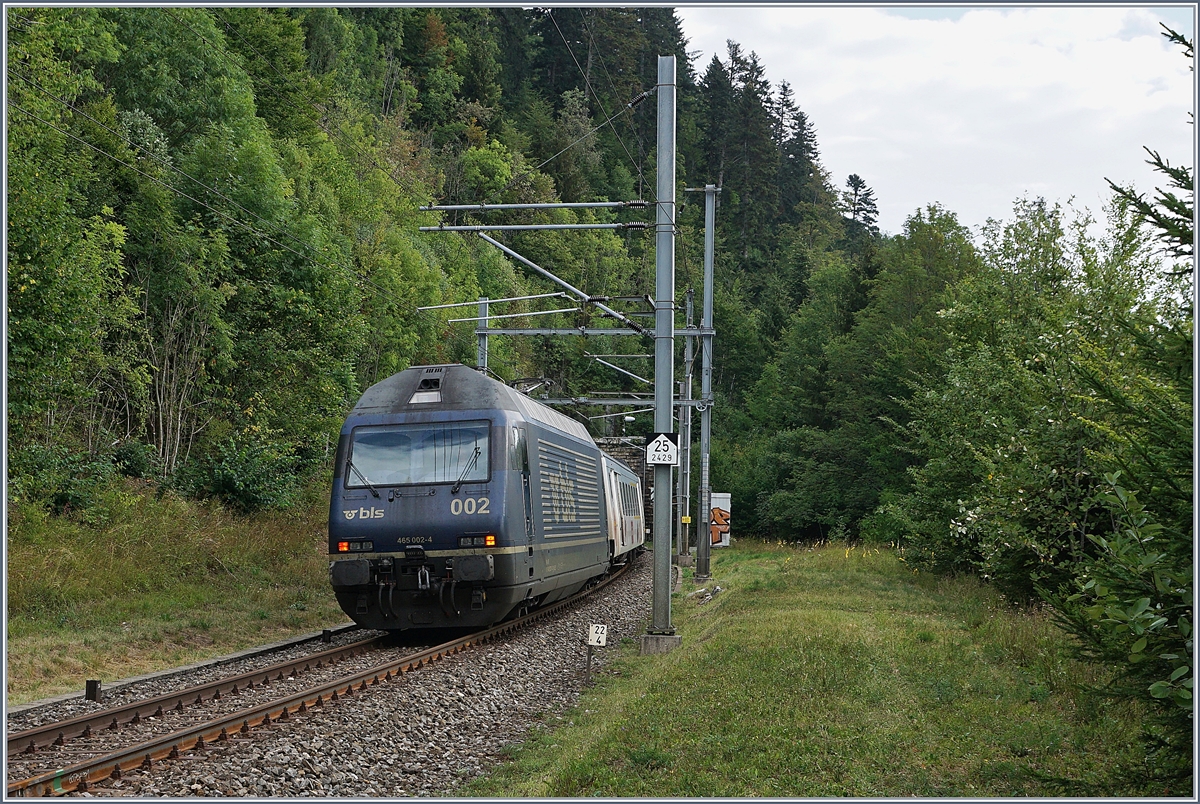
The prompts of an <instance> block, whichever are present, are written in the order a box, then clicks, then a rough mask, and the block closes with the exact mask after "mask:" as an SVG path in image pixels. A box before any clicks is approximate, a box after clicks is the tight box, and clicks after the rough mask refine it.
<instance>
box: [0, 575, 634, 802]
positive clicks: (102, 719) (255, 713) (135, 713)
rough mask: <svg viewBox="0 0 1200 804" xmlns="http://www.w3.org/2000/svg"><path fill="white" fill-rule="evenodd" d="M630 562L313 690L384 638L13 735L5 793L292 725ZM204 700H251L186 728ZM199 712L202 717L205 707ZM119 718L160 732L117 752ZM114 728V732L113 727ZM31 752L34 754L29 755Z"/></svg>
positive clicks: (86, 782) (80, 784)
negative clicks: (192, 709) (49, 764)
mask: <svg viewBox="0 0 1200 804" xmlns="http://www.w3.org/2000/svg"><path fill="white" fill-rule="evenodd" d="M631 563H632V562H631ZM628 566H629V565H628V564H627V565H626V567H624V568H622V569H620V570H618V571H617V572H614V573H612V574H611V575H609V576H608V577H606V578H605V579H603V580H602V581H601V582H600V583H598V584H596V585H594V586H592V587H591V588H589V589H586V590H584V591H582V592H580V593H578V594H576V595H574V596H572V597H570V598H567V599H565V600H562V601H559V602H557V603H554V604H552V605H549V606H546V607H544V608H541V609H538V610H537V611H535V612H532V613H530V614H527V615H525V616H523V617H519V618H517V619H514V620H510V621H507V622H504V623H501V624H499V625H497V626H494V627H492V628H489V629H486V630H484V631H479V632H476V633H473V634H470V635H468V636H466V637H463V638H460V639H455V640H451V641H449V642H445V643H443V644H441V645H436V646H434V647H431V648H427V649H424V650H418V651H416V652H412V653H408V654H406V655H403V656H392V657H390V658H388V659H387V660H386V661H383V662H378V663H371V664H369V666H367V667H365V668H361V667H360V668H358V669H355V670H354V671H353V672H350V673H347V674H340V675H336V676H335V677H333V678H328V673H326V674H325V679H324V680H322V681H319V682H318V683H316V684H311V683H310V684H303V683H301V682H302V679H304V677H305V675H306V670H305V666H306V665H307V673H310V674H311V673H316V672H318V667H317V662H320V665H321V669H327V668H329V667H331V666H333V665H334V664H337V663H344V662H345V660H346V659H347V658H352V657H357V658H359V659H361V658H362V657H364V656H365V655H367V652H368V651H374V650H376V649H377V648H378V647H379V646H380V643H382V642H383V641H385V640H386V637H377V638H374V639H368V640H362V641H360V642H357V643H353V644H351V645H346V646H343V647H342V648H334V649H331V650H329V651H324V652H322V653H320V654H316V655H314V656H309V657H305V658H303V659H298V660H294V661H291V662H285V663H281V664H278V665H273V666H272V667H270V668H261V669H259V670H255V671H252V672H249V673H243V674H240V675H238V676H235V677H230V678H225V679H221V680H219V681H214V682H210V683H209V684H205V685H202V686H201V687H193V688H190V689H187V690H182V691H179V692H176V693H169V694H167V695H162V696H158V697H157V698H153V699H149V700H146V701H140V702H136V703H132V704H127V705H125V706H122V707H118V708H116V709H109V710H103V711H100V712H96V713H93V714H90V715H85V716H82V717H77V718H73V719H71V720H69V721H63V722H60V723H52V724H46V725H44V726H39V727H37V728H35V729H28V730H26V731H23V732H19V733H14V734H12V735H9V737H8V752H9V753H8V757H9V768H8V770H9V773H8V776H9V778H10V779H12V778H14V776H15V777H18V780H17V781H12V782H9V784H8V786H7V793H8V795H9V796H43V795H62V794H65V793H70V792H86V791H87V790H88V788H89V787H90V786H92V785H96V784H98V783H101V782H104V781H106V780H109V779H120V778H121V776H122V774H124V773H126V772H128V771H131V770H134V769H143V770H145V769H149V768H152V767H153V766H154V765H155V763H159V762H162V761H165V760H170V759H173V758H176V757H179V756H180V755H183V754H186V753H190V752H193V751H202V750H204V748H205V747H206V746H207V745H210V744H211V743H214V742H229V741H233V740H238V739H241V738H243V737H245V736H248V735H250V734H251V733H252V732H253V731H254V730H255V729H256V728H259V727H262V726H268V725H270V724H273V723H274V724H278V723H282V722H287V721H289V720H291V719H293V718H295V717H297V716H303V714H304V713H305V712H307V711H309V710H310V709H313V708H320V707H328V706H331V705H336V704H337V702H338V701H340V700H343V699H345V698H346V697H353V696H356V695H362V694H367V693H368V692H369V690H370V688H371V687H374V686H378V685H380V684H390V683H395V682H397V681H398V680H400V679H401V678H402V677H403V676H404V675H405V674H407V673H410V672H413V671H414V670H418V669H420V668H421V667H423V666H425V665H428V664H430V663H432V662H434V661H437V660H438V659H440V658H443V657H445V656H449V655H452V654H455V653H458V652H460V651H463V650H466V649H467V648H469V647H471V646H472V645H478V644H481V643H483V642H487V641H490V640H493V639H495V638H497V637H499V636H501V635H504V634H508V633H510V632H512V631H515V630H517V629H520V628H523V627H525V626H526V625H528V624H530V623H532V622H534V621H536V620H540V619H543V618H545V617H548V616H551V615H553V614H555V613H557V612H559V611H562V610H563V609H565V608H566V607H568V606H570V605H572V604H573V603H575V602H577V601H579V600H580V599H582V598H583V597H585V596H587V595H588V594H590V593H591V592H594V591H596V590H597V589H600V588H602V587H604V586H606V585H608V584H609V583H611V582H612V581H614V580H616V579H617V578H618V577H620V576H621V575H622V574H623V572H624V571H625V569H627V568H628ZM298 687H299V689H297V688H298ZM280 688H283V690H284V691H283V694H279V691H280ZM235 690H236V691H235ZM206 696H207V701H210V702H211V701H222V700H224V701H226V702H228V701H230V700H231V699H241V698H243V697H250V698H252V700H251V701H249V702H248V703H249V705H247V706H237V707H235V708H234V709H233V711H226V712H224V713H221V714H219V715H216V716H211V714H212V713H211V711H210V710H203V711H207V712H208V714H209V715H210V716H207V717H194V718H192V719H190V722H186V723H182V724H181V721H182V720H185V719H187V718H184V717H181V715H184V714H186V713H187V711H188V709H189V704H190V705H192V706H195V705H196V704H199V703H204V702H205V700H206ZM196 711H197V712H201V710H199V709H197V710H196ZM123 720H124V725H125V726H135V727H136V726H139V725H142V724H146V725H149V726H153V729H151V730H152V731H155V732H157V733H154V734H152V735H151V736H149V737H148V738H147V739H144V740H142V741H141V742H137V743H136V744H133V745H125V746H124V747H120V748H116V749H113V748H112V747H111V741H112V740H113V739H114V738H116V735H118V734H120V733H121V727H122V725H123V723H122V721H123ZM114 724H115V725H116V727H117V728H115V729H114V728H113V725H114ZM181 725H182V727H180V726H181ZM126 739H127V738H126ZM106 743H107V744H106ZM31 745H32V749H31V748H30V746H31ZM68 747H71V748H73V749H74V750H69V749H68ZM26 751H29V753H28V754H26V753H25V752H26ZM46 751H54V752H55V758H56V759H57V760H58V762H56V764H58V765H59V767H56V768H55V769H54V770H49V771H43V772H41V773H36V772H34V773H32V775H28V776H26V775H25V774H26V773H29V771H28V770H26V771H24V772H22V768H30V767H35V763H34V762H33V761H30V762H28V763H26V762H23V758H28V759H29V760H34V759H36V758H37V755H38V754H39V753H40V752H46ZM36 766H40V767H42V768H44V767H45V766H46V762H45V760H44V759H41V761H39V762H37V763H36Z"/></svg>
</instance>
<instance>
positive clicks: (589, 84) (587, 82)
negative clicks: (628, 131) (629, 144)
mask: <svg viewBox="0 0 1200 804" xmlns="http://www.w3.org/2000/svg"><path fill="white" fill-rule="evenodd" d="M578 11H579V16H580V18H581V19H582V20H583V27H584V28H585V29H586V30H587V32H588V37H590V38H591V40H592V41H593V43H594V42H595V39H596V37H595V36H594V35H593V34H592V29H591V27H590V26H589V25H588V24H587V17H586V16H584V13H583V9H578ZM546 16H547V17H549V18H550V21H551V22H552V23H554V30H556V31H558V36H559V38H560V39H562V41H563V45H565V46H566V48H567V53H569V54H570V56H571V61H573V62H575V69H576V70H579V74H580V75H582V76H583V83H584V85H585V86H587V88H588V92H590V93H592V97H593V98H595V99H596V105H597V106H599V107H600V111H601V112H603V113H604V114H606V115H607V114H608V110H607V109H605V108H604V104H603V103H601V102H600V95H599V94H597V93H596V90H595V88H594V87H593V86H592V82H591V80H590V79H589V78H588V75H587V73H586V72H585V71H584V69H583V67H581V66H580V65H579V59H577V58H576V57H575V51H574V50H572V49H571V43H570V42H568V41H567V37H566V36H564V35H563V32H562V28H560V27H558V20H556V19H554V11H553V9H552V10H551V11H550V12H549V13H548V14H547V15H546ZM596 55H597V57H598V58H599V59H600V67H601V69H603V70H604V74H605V76H607V77H608V84H609V86H610V87H612V91H613V94H614V95H615V94H616V92H617V87H616V85H615V84H614V83H613V80H612V76H611V75H609V74H608V68H607V67H605V66H604V58H603V57H602V56H600V54H599V53H597V54H596ZM622 112H624V109H622ZM629 125H630V128H633V122H632V121H629ZM633 132H634V136H637V129H636V128H635V129H633ZM613 136H615V137H616V138H617V142H618V143H620V145H621V150H623V151H624V152H625V156H627V157H628V158H629V161H630V163H632V164H633V169H634V170H636V171H637V174H638V179H640V180H641V182H642V183H643V184H644V183H645V180H646V177H645V175H644V174H643V173H642V167H641V164H640V163H639V162H637V161H636V160H634V158H633V154H631V153H629V149H628V148H626V147H625V141H624V140H622V139H621V135H620V134H618V133H617V129H616V126H614V127H613ZM638 145H639V146H640V145H641V139H640V138H639V139H638ZM650 195H651V196H653V197H654V201H655V203H658V196H657V195H655V193H654V190H651V191H650Z"/></svg>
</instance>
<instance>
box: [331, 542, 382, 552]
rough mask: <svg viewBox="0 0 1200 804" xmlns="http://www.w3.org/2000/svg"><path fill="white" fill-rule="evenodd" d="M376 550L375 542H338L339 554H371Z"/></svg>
mask: <svg viewBox="0 0 1200 804" xmlns="http://www.w3.org/2000/svg"><path fill="white" fill-rule="evenodd" d="M374 549H375V542H338V543H337V551H338V552H339V553H369V552H371V551H372V550H374Z"/></svg>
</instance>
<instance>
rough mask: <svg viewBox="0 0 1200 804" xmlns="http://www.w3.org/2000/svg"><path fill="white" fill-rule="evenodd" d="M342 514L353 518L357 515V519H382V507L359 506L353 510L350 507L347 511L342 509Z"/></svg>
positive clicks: (347, 517)
mask: <svg viewBox="0 0 1200 804" xmlns="http://www.w3.org/2000/svg"><path fill="white" fill-rule="evenodd" d="M342 516H344V517H346V519H354V517H355V516H357V517H358V518H359V519H383V509H382V508H359V509H358V510H357V511H355V510H354V509H353V508H351V509H350V510H349V511H342Z"/></svg>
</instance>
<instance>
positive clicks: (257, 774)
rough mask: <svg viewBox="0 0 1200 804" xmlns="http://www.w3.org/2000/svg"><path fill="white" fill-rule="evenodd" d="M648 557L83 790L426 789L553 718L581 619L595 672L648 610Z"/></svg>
mask: <svg viewBox="0 0 1200 804" xmlns="http://www.w3.org/2000/svg"><path fill="white" fill-rule="evenodd" d="M651 565H652V562H651V560H650V557H649V556H643V557H642V558H641V559H640V560H638V561H636V562H635V565H634V566H633V567H632V568H631V571H630V572H629V573H627V574H626V575H625V576H624V577H622V578H620V579H618V580H617V581H616V582H614V583H613V584H611V585H610V586H608V587H606V588H605V589H603V590H600V591H599V592H596V593H594V594H593V595H592V596H590V597H589V598H587V599H586V600H584V601H582V602H580V603H579V604H576V605H575V606H573V607H572V608H571V609H569V610H568V611H566V612H562V613H560V614H558V615H555V616H553V617H550V618H547V619H546V620H543V621H540V622H538V623H536V624H534V625H533V626H532V627H531V628H528V629H524V630H522V631H520V632H519V633H516V634H511V635H508V636H505V637H502V638H499V639H497V640H495V641H493V642H490V643H487V644H484V645H480V646H475V647H472V648H470V649H468V650H466V651H463V652H462V653H457V654H453V655H451V656H449V657H447V658H445V659H442V660H441V661H438V662H435V663H434V664H432V665H430V666H428V667H425V668H423V669H421V670H420V671H417V672H413V673H410V674H407V675H405V676H404V677H403V678H401V679H399V680H397V681H395V682H392V683H390V684H380V685H379V686H377V687H373V688H371V689H370V690H369V691H367V692H364V693H362V694H360V695H356V696H354V697H353V698H349V699H345V698H343V699H342V700H341V701H339V702H338V703H337V704H336V705H334V706H326V707H323V708H321V709H314V710H310V711H309V712H308V713H306V714H305V715H303V716H300V717H294V718H293V719H292V720H291V721H290V722H288V723H281V724H276V725H272V726H268V727H262V728H258V729H255V730H254V731H253V732H251V734H250V735H249V736H248V737H247V738H238V739H235V740H232V741H230V742H229V743H221V744H215V745H212V746H210V747H208V748H207V749H206V750H205V751H204V752H202V753H194V752H190V753H185V754H184V755H183V756H182V757H181V758H180V759H177V760H174V761H170V762H163V763H157V764H156V765H155V767H154V768H153V769H152V770H151V771H150V772H149V773H143V772H130V773H126V774H125V776H124V777H123V778H122V779H120V780H118V781H108V782H105V783H104V784H103V785H93V786H92V788H91V790H90V791H89V792H87V793H84V794H83V795H85V796H92V795H98V796H106V795H107V796H113V795H115V796H188V797H198V796H289V797H290V796H326V797H327V796H347V797H388V796H432V795H445V794H448V793H451V792H453V791H454V790H456V789H457V788H459V787H460V786H461V785H463V784H465V783H466V782H467V781H469V780H470V779H471V778H474V777H476V776H479V775H482V774H485V773H487V772H488V771H489V769H490V768H491V767H492V766H494V765H495V764H497V763H499V762H502V761H504V759H505V749H506V747H507V746H510V745H511V744H513V743H518V742H520V741H522V740H523V739H524V736H525V734H526V733H527V732H528V731H529V730H530V729H531V728H534V726H535V724H537V723H539V722H542V723H546V724H547V725H549V726H551V727H552V726H553V724H555V723H558V722H560V719H561V717H562V714H563V713H564V712H565V711H566V710H567V709H569V708H571V707H572V706H573V705H574V704H575V702H576V701H577V700H578V697H579V694H580V692H581V691H582V688H583V683H584V664H585V661H586V657H587V646H586V638H587V632H588V626H589V624H591V623H605V624H607V625H608V646H607V647H605V648H596V649H595V650H594V653H595V655H594V658H593V665H592V667H593V672H595V670H596V669H598V668H600V667H601V666H603V665H604V664H605V662H606V659H607V657H608V655H609V654H610V653H612V654H615V652H616V651H617V649H618V645H619V644H620V641H621V639H622V638H624V637H631V638H636V637H638V636H639V635H640V634H641V633H642V632H643V631H644V628H645V624H646V622H647V618H648V616H649V613H650V601H651V577H652V567H651Z"/></svg>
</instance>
